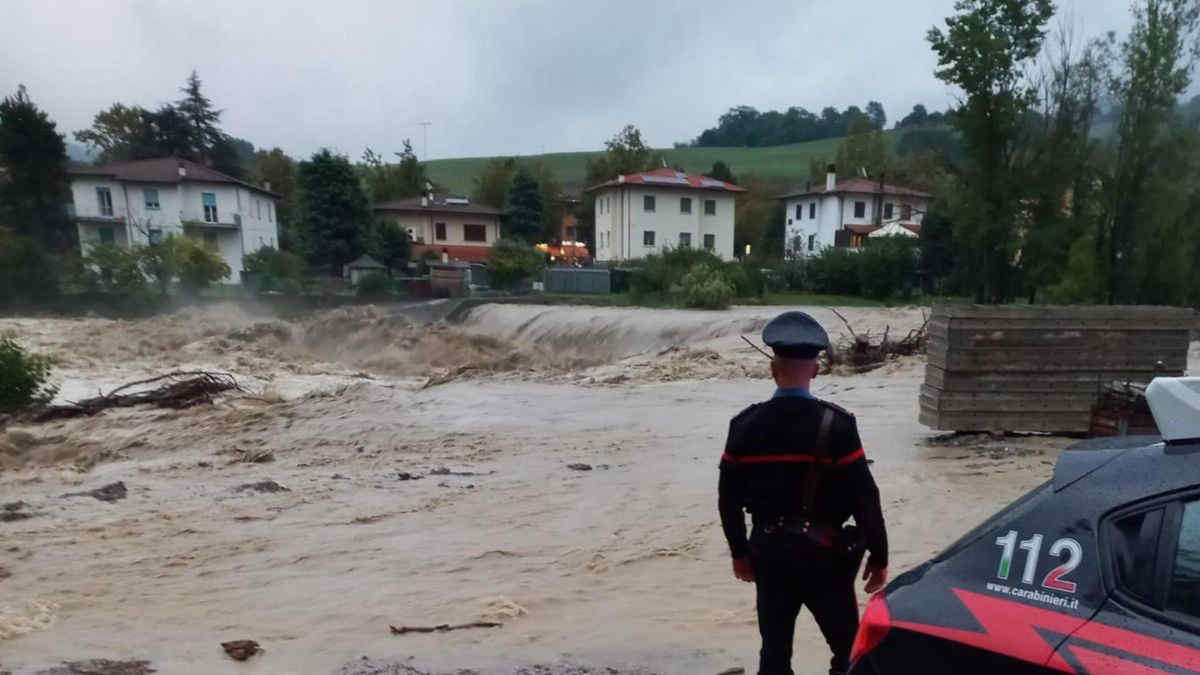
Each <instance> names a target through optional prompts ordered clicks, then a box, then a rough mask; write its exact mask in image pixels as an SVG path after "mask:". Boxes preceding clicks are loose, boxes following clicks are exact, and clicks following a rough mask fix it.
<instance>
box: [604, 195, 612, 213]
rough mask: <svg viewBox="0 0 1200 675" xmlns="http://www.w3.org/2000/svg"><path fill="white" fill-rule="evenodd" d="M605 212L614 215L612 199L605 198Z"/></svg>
mask: <svg viewBox="0 0 1200 675" xmlns="http://www.w3.org/2000/svg"><path fill="white" fill-rule="evenodd" d="M604 212H605V213H612V198H611V197H605V198H604Z"/></svg>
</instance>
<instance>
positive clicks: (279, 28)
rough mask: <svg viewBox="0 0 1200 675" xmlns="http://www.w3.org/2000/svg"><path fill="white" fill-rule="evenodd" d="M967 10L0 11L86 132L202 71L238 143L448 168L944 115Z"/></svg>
mask: <svg viewBox="0 0 1200 675" xmlns="http://www.w3.org/2000/svg"><path fill="white" fill-rule="evenodd" d="M953 4H954V0H850V1H841V0H838V1H835V0H742V1H741V2H731V1H729V0H725V1H723V2H703V1H697V0H690V1H685V2H674V1H669V0H657V1H654V0H651V1H647V0H641V1H640V2H619V1H600V2H597V1H596V0H588V1H586V2H576V1H565V0H560V1H540V0H534V1H523V2H508V1H506V0H495V1H492V2H485V1H479V2H452V1H447V0H426V1H424V2H412V1H411V0H400V1H398V2H397V1H391V2H385V1H381V2H361V1H359V0H338V1H336V2H329V1H328V0H323V1H321V2H312V1H308V0H299V1H296V2H269V1H264V0H257V1H255V2H246V0H205V1H204V2H174V1H170V2H167V1H162V2H158V1H154V0H103V1H101V0H94V1H84V0H79V1H76V0H0V6H2V8H3V12H2V13H3V15H4V17H3V19H2V20H0V92H5V93H7V92H11V91H13V90H14V89H15V88H16V86H17V84H18V83H24V84H25V85H26V86H27V87H28V88H29V92H30V95H31V96H32V97H33V99H34V100H35V101H36V102H37V103H38V104H39V105H41V106H42V107H43V108H44V109H46V110H47V111H48V112H49V113H50V115H51V116H52V117H53V118H54V119H55V120H56V121H57V122H58V125H59V129H60V131H63V132H67V133H68V139H70V133H69V132H72V131H75V130H78V129H82V128H85V127H87V126H89V125H90V123H91V119H92V116H93V115H95V113H96V112H97V111H99V110H101V109H103V108H106V107H108V106H109V105H111V104H112V103H113V102H115V101H121V102H123V103H127V104H139V105H142V106H146V107H153V106H156V105H158V104H159V103H163V102H167V101H172V100H174V99H176V98H177V97H178V91H177V90H178V87H179V86H180V85H181V84H182V82H183V80H184V78H185V77H186V76H187V75H188V73H189V72H190V71H191V70H192V69H193V68H195V69H197V70H198V71H199V73H200V77H201V79H202V80H203V81H204V87H205V90H206V92H207V94H208V96H209V97H210V98H211V99H212V100H213V101H214V103H215V104H216V105H217V106H218V107H220V108H223V109H224V110H225V114H224V117H223V120H222V122H223V126H224V128H225V130H226V131H227V132H228V133H231V134H233V135H235V136H240V137H243V138H246V139H248V140H250V141H252V142H253V143H254V144H255V145H256V146H259V147H268V148H269V147H271V146H276V145H278V146H280V147H282V148H284V149H285V150H286V151H288V152H289V153H291V154H293V155H296V156H302V155H306V154H308V153H311V152H313V151H314V150H316V149H318V148H320V147H323V146H327V147H331V148H334V149H336V150H338V151H341V152H344V153H347V154H349V155H350V156H351V158H358V157H359V156H360V155H361V153H362V150H363V148H364V147H365V146H368V145H369V146H371V147H373V148H375V149H376V150H378V151H381V152H385V153H390V152H392V151H394V150H398V149H399V148H400V144H401V141H402V140H403V139H404V138H405V137H411V138H412V139H413V142H414V146H415V148H416V150H417V152H418V154H422V135H421V128H420V127H418V126H413V124H414V123H416V122H424V121H429V122H432V123H433V124H432V126H431V127H430V128H429V155H430V156H431V157H433V158H440V157H459V156H475V155H497V154H533V153H540V152H558V151H569V150H592V149H598V148H600V147H602V145H603V142H604V140H605V139H607V138H609V137H611V136H612V135H613V134H614V133H615V132H616V131H617V130H618V129H620V128H621V127H622V126H624V125H625V124H627V123H632V124H636V125H637V126H638V127H639V128H641V130H642V132H643V134H644V135H645V137H646V138H647V140H648V141H649V142H650V143H651V144H652V145H655V146H659V147H661V146H669V145H670V144H671V143H673V142H675V141H684V140H688V139H691V138H693V137H695V136H696V135H697V134H699V132H700V131H702V130H703V129H704V128H706V127H708V126H711V125H713V124H714V123H715V121H716V119H717V117H718V116H719V115H720V114H721V113H723V112H725V111H726V110H727V109H728V108H730V107H732V106H734V105H739V104H745V105H752V106H755V107H757V108H759V109H760V110H767V109H783V108H786V107H787V106H790V105H799V106H804V107H806V108H808V109H809V110H813V111H814V112H817V111H819V110H820V109H821V108H822V107H824V106H826V105H834V106H837V107H838V108H843V107H845V106H847V105H850V104H856V105H859V106H864V105H865V104H866V102H867V101H868V100H871V99H875V100H879V101H881V102H882V103H883V104H884V107H885V109H886V110H887V113H888V116H889V119H890V120H892V121H894V120H896V119H898V118H899V117H902V116H903V115H904V114H905V113H906V112H907V111H908V110H910V109H911V108H912V105H913V104H914V103H918V102H923V103H925V104H926V105H927V106H929V107H930V109H933V108H942V107H945V106H946V105H947V104H948V103H949V102H950V101H951V100H952V96H953V92H952V91H951V90H950V89H948V88H947V87H946V86H945V85H943V84H942V83H940V82H939V81H937V80H936V79H935V78H934V77H933V73H932V71H933V68H934V58H933V55H932V53H931V52H930V50H929V47H928V45H927V44H926V42H925V40H924V36H925V32H926V31H927V30H928V29H929V28H930V27H931V26H933V25H934V24H938V25H941V24H942V19H943V17H945V16H946V15H947V14H949V13H951V11H952V9H953ZM1059 4H1060V6H1061V9H1062V10H1063V12H1070V13H1071V14H1072V15H1073V17H1074V23H1075V24H1077V25H1078V26H1080V28H1081V31H1080V32H1081V33H1083V34H1086V35H1098V34H1100V33H1102V32H1103V31H1105V30H1109V29H1113V30H1117V31H1118V32H1119V33H1123V32H1124V31H1126V30H1127V29H1128V26H1129V24H1130V19H1129V10H1128V8H1129V4H1128V0H1060V2H1059ZM1063 12H1060V13H1063Z"/></svg>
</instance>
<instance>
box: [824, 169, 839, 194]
mask: <svg viewBox="0 0 1200 675" xmlns="http://www.w3.org/2000/svg"><path fill="white" fill-rule="evenodd" d="M835 189H837V167H836V166H834V165H832V164H830V165H829V166H828V167H826V169H825V191H826V192H833V191H834V190H835Z"/></svg>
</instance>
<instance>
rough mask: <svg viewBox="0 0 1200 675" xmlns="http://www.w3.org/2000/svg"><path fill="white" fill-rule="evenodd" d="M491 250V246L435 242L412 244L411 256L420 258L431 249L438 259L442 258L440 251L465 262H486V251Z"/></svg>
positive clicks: (416, 258) (452, 258) (453, 258)
mask: <svg viewBox="0 0 1200 675" xmlns="http://www.w3.org/2000/svg"><path fill="white" fill-rule="evenodd" d="M491 250H492V247H491V246H449V245H442V246H439V245H437V244H413V245H412V253H411V254H410V255H411V258H412V259H413V260H420V259H421V256H423V255H425V253H426V252H427V251H432V252H433V253H434V254H435V255H436V256H437V257H438V260H441V259H442V252H443V251H445V253H446V254H447V255H448V256H449V257H450V259H451V260H465V261H467V262H487V259H488V252H490V251H491Z"/></svg>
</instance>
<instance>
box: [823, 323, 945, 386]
mask: <svg viewBox="0 0 1200 675" xmlns="http://www.w3.org/2000/svg"><path fill="white" fill-rule="evenodd" d="M829 310H830V311H831V312H833V313H834V314H836V315H837V318H839V319H841V320H842V323H843V324H845V326H846V330H848V331H850V335H848V336H846V335H843V336H842V337H841V338H839V339H837V340H835V341H833V342H832V343H831V344H830V345H829V349H828V350H826V352H825V356H824V357H823V363H822V365H823V366H824V368H825V370H827V371H832V370H835V369H848V370H849V371H850V372H852V373H855V374H861V373H869V372H871V371H872V370H875V369H876V368H882V367H883V365H884V364H885V363H887V361H888V359H890V358H893V357H896V356H912V355H914V354H924V353H925V348H926V346H927V345H928V343H929V331H928V327H929V316H928V315H926V314H925V312H924V311H922V312H921V316H922V317H923V318H924V321H922V322H921V325H920V327H918V328H914V329H912V330H910V331H909V332H908V334H907V335H905V336H904V338H903V339H900V340H894V339H891V328H892V327H891V326H884V328H883V335H882V336H880V337H879V339H878V340H876V339H875V338H874V337H873V336H872V335H871V333H870V331H867V332H865V333H859V332H856V331H855V330H854V326H852V325H850V321H849V320H847V319H846V317H845V316H843V315H842V313H841V312H839V311H837V310H836V309H833V308H832V307H830V308H829Z"/></svg>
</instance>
